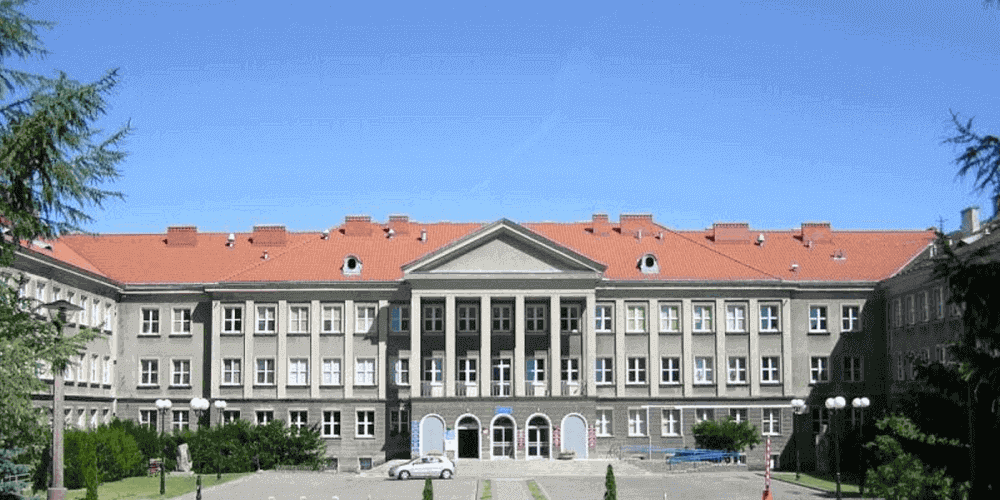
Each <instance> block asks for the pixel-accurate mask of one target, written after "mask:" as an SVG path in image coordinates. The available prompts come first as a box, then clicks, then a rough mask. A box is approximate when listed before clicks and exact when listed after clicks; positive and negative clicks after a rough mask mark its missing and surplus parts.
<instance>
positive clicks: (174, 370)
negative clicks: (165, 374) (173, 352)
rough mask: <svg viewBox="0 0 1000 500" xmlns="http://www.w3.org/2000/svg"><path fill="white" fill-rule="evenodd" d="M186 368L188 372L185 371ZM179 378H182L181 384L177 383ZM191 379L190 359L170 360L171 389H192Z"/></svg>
mask: <svg viewBox="0 0 1000 500" xmlns="http://www.w3.org/2000/svg"><path fill="white" fill-rule="evenodd" d="M178 363H180V369H178ZM185 366H186V367H187V369H186V370H185V369H184V367H185ZM178 376H180V383H178V382H177V377H178ZM191 377H192V374H191V360H190V359H188V358H183V359H171V360H170V387H191ZM185 379H186V380H185ZM185 382H186V383H185Z"/></svg>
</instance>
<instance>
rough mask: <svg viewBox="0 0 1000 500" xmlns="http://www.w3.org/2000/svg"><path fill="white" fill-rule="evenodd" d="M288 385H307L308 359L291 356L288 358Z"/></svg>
mask: <svg viewBox="0 0 1000 500" xmlns="http://www.w3.org/2000/svg"><path fill="white" fill-rule="evenodd" d="M287 384H288V385H309V360H308V359H306V358H291V359H289V360H288V382H287Z"/></svg>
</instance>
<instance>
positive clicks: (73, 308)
mask: <svg viewBox="0 0 1000 500" xmlns="http://www.w3.org/2000/svg"><path fill="white" fill-rule="evenodd" d="M42 307H44V308H45V309H46V310H48V311H49V317H51V318H52V323H53V324H55V326H56V331H57V334H58V335H59V338H62V330H63V326H65V325H66V313H68V312H69V313H75V312H77V311H82V310H83V309H82V308H80V307H79V306H77V305H75V304H73V303H70V302H67V301H65V300H57V301H55V302H50V303H48V304H44V305H42ZM53 316H54V317H53ZM53 368H55V369H56V370H55V371H56V372H57V373H53V380H52V487H50V488H49V491H48V500H63V499H64V498H66V488H65V487H63V426H64V425H66V420H65V417H64V416H63V400H64V398H65V394H63V392H64V389H63V370H65V368H66V367H65V366H63V365H62V364H59V366H54V367H53Z"/></svg>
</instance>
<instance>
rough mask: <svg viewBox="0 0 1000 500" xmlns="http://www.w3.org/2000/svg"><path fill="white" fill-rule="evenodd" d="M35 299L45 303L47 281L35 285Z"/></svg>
mask: <svg viewBox="0 0 1000 500" xmlns="http://www.w3.org/2000/svg"><path fill="white" fill-rule="evenodd" d="M35 300H37V301H39V302H41V303H45V283H38V284H36V285H35Z"/></svg>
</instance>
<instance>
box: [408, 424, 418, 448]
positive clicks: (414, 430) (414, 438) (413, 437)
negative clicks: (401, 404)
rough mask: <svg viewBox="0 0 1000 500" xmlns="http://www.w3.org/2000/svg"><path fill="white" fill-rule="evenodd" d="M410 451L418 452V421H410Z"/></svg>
mask: <svg viewBox="0 0 1000 500" xmlns="http://www.w3.org/2000/svg"><path fill="white" fill-rule="evenodd" d="M410 452H411V453H420V421H419V420H413V421H411V422H410Z"/></svg>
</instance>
